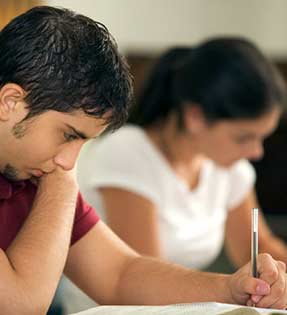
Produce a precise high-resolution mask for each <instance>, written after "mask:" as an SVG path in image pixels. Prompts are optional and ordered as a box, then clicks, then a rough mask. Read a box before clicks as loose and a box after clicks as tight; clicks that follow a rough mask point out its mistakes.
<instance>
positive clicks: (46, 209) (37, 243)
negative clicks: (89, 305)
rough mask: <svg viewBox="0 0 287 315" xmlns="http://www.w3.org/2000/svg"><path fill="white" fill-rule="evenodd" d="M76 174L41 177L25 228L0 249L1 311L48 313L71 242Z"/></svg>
mask: <svg viewBox="0 0 287 315" xmlns="http://www.w3.org/2000/svg"><path fill="white" fill-rule="evenodd" d="M73 177H74V176H73V175H71V174H70V173H69V172H64V171H62V170H60V169H58V170H57V171H55V172H53V173H51V174H48V175H44V176H43V178H41V180H40V183H39V186H38V191H37V194H36V198H35V201H34V204H33V207H32V209H31V212H30V214H29V216H28V218H27V219H26V221H25V223H24V225H23V227H22V228H21V230H20V232H19V233H18V235H17V236H16V238H15V240H14V241H13V242H12V244H11V245H10V247H9V248H8V249H7V251H6V252H4V251H2V250H1V251H0V279H1V281H0V309H1V313H3V314H5V315H10V314H23V315H24V314H27V315H28V314H29V315H32V314H37V315H41V314H46V312H47V309H48V307H49V305H50V303H51V300H52V298H53V295H54V293H55V290H56V287H57V284H58V282H59V279H60V276H61V274H62V270H63V267H64V264H65V260H66V256H67V252H68V248H69V244H70V237H71V229H72V225H73V219H74V213H75V208H76V199H77V192H78V188H77V184H76V181H75V180H74V179H73ZM19 207H21V205H19Z"/></svg>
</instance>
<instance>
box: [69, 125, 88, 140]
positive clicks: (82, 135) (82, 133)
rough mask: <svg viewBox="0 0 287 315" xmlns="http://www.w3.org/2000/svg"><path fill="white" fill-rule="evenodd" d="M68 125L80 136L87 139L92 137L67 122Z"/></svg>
mask: <svg viewBox="0 0 287 315" xmlns="http://www.w3.org/2000/svg"><path fill="white" fill-rule="evenodd" d="M66 126H67V127H68V128H70V129H71V130H72V131H73V132H74V133H75V134H76V135H77V136H78V137H79V138H81V139H83V140H86V139H90V137H88V136H87V135H86V134H85V133H84V132H82V131H80V130H77V129H76V128H74V127H73V126H71V125H69V124H66Z"/></svg>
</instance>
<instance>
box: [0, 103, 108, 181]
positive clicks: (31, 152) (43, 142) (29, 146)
mask: <svg viewBox="0 0 287 315" xmlns="http://www.w3.org/2000/svg"><path fill="white" fill-rule="evenodd" d="M17 106H18V108H15V109H14V111H12V112H11V113H10V114H9V115H7V117H8V118H7V119H1V121H0V148H1V149H0V172H1V173H2V174H3V175H4V176H5V177H7V178H8V179H10V180H14V181H17V180H24V179H29V178H31V177H40V176H42V175H43V174H44V173H50V172H53V170H54V169H55V168H56V167H57V166H60V167H62V168H63V169H65V170H70V169H72V168H73V167H74V165H75V162H76V159H77V156H78V154H79V151H80V149H81V147H82V145H83V144H84V143H85V142H86V141H87V140H88V139H90V138H94V137H96V136H97V135H99V134H100V133H102V132H103V131H104V129H105V127H106V126H105V120H104V119H98V118H94V117H90V116H87V115H86V114H85V113H83V112H82V111H75V112H73V113H60V112H56V111H47V112H45V113H43V114H41V115H38V116H35V117H33V118H31V119H28V120H27V121H25V120H24V121H22V120H23V118H24V117H25V116H26V115H27V109H25V106H23V104H21V102H18V105H17ZM0 110H1V108H0ZM0 115H1V113H0ZM1 117H2V118H3V117H4V116H3V115H2V116H1ZM5 117H6V116H5Z"/></svg>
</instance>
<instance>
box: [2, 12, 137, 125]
mask: <svg viewBox="0 0 287 315" xmlns="http://www.w3.org/2000/svg"><path fill="white" fill-rule="evenodd" d="M7 83H16V84H19V85H20V86H21V87H22V88H23V89H24V90H25V91H26V92H27V96H26V99H25V100H26V102H27V104H28V107H29V114H28V115H27V117H26V118H25V119H28V118H31V117H33V116H35V115H39V114H41V113H43V112H45V111H48V110H55V111H59V112H67V113H69V112H73V111H75V110H83V111H84V112H85V113H86V114H88V115H92V116H95V117H97V118H101V117H102V116H103V115H104V114H106V113H111V115H107V116H108V118H107V120H106V122H107V124H109V127H110V128H111V129H116V128H118V127H120V126H121V125H122V124H123V123H124V122H125V120H126V119H127V116H128V112H129V106H130V103H131V98H132V80H131V76H130V74H129V69H128V66H127V64H126V62H125V60H124V58H123V57H122V56H121V55H120V54H119V52H118V50H117V46H116V43H115V41H114V39H113V38H112V36H111V35H110V33H109V32H108V30H107V28H106V27H105V26H104V25H103V24H101V23H99V22H95V21H93V20H91V19H90V18H88V17H85V16H83V15H79V14H76V13H74V12H72V11H70V10H67V9H60V8H54V7H48V6H39V7H34V8H32V9H31V10H29V11H27V12H26V13H24V14H22V15H19V16H18V17H16V18H15V19H13V20H12V21H11V22H10V23H9V24H8V25H7V26H6V27H4V28H3V29H2V30H1V32H0V88H1V87H2V86H3V85H5V84H7Z"/></svg>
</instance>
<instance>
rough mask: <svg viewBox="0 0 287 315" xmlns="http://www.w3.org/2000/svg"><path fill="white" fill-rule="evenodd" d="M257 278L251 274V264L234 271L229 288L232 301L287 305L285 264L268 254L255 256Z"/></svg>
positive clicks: (264, 304)
mask: <svg viewBox="0 0 287 315" xmlns="http://www.w3.org/2000/svg"><path fill="white" fill-rule="evenodd" d="M257 259H258V260H257V264H258V272H259V275H260V276H259V278H258V279H256V278H253V277H252V276H251V265H250V263H248V264H246V265H245V266H243V267H242V268H240V269H239V270H238V271H237V272H236V273H234V274H233V275H232V276H231V278H230V281H229V290H230V292H231V296H232V299H233V300H234V303H237V304H247V305H249V306H251V305H253V304H255V305H256V306H257V307H265V308H278V309H284V308H286V306H287V290H286V283H287V278H286V273H285V272H286V266H285V264H284V263H283V262H281V261H276V260H274V259H273V258H272V257H271V256H270V255H269V254H260V255H258V258H257Z"/></svg>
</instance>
